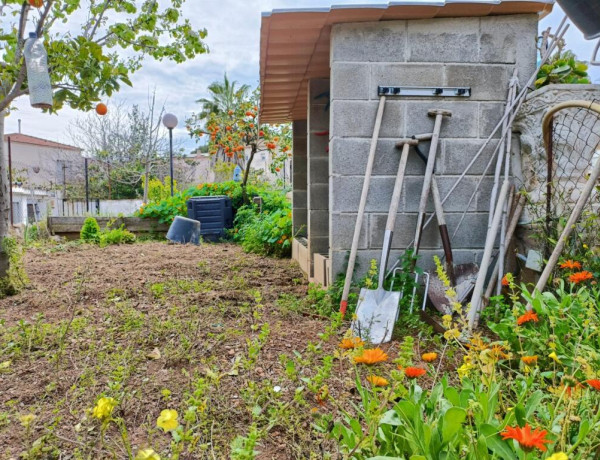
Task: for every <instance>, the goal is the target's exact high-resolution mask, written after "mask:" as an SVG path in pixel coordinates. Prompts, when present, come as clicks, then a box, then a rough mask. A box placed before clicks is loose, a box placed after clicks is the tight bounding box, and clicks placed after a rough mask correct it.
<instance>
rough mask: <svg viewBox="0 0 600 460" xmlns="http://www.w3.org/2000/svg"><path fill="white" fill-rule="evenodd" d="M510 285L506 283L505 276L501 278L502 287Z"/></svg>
mask: <svg viewBox="0 0 600 460" xmlns="http://www.w3.org/2000/svg"><path fill="white" fill-rule="evenodd" d="M508 285H510V281H508V277H507V276H506V275H504V276H503V277H502V286H508Z"/></svg>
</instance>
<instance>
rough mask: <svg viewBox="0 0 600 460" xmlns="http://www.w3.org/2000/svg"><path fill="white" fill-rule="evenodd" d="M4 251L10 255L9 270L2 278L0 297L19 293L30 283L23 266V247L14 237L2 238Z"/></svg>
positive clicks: (0, 280) (0, 281)
mask: <svg viewBox="0 0 600 460" xmlns="http://www.w3.org/2000/svg"><path fill="white" fill-rule="evenodd" d="M1 244H2V248H1V249H2V251H3V252H4V253H5V254H6V255H8V261H9V266H8V272H7V274H6V277H5V278H0V299H1V298H3V297H6V296H9V295H14V294H18V293H19V292H20V291H22V290H23V289H24V288H25V287H27V285H28V284H29V278H28V277H27V273H25V267H24V266H23V255H24V251H23V247H22V246H21V245H20V244H19V243H18V242H17V240H15V239H14V238H12V237H6V238H4V239H3V240H2V243H1Z"/></svg>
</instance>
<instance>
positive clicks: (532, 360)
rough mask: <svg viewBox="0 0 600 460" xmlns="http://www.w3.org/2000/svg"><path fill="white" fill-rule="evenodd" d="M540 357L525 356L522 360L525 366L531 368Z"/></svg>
mask: <svg viewBox="0 0 600 460" xmlns="http://www.w3.org/2000/svg"><path fill="white" fill-rule="evenodd" d="M537 360H538V357H537V355H533V356H523V357H522V358H521V361H523V362H524V363H525V364H527V365H528V366H531V365H532V364H535V363H537Z"/></svg>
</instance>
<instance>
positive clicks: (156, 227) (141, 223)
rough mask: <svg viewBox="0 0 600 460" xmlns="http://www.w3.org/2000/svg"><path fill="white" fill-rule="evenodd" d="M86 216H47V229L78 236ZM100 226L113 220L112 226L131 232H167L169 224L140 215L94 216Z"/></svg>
mask: <svg viewBox="0 0 600 460" xmlns="http://www.w3.org/2000/svg"><path fill="white" fill-rule="evenodd" d="M85 219H86V217H48V230H49V231H50V233H52V234H53V235H59V236H64V237H66V238H68V239H77V238H79V233H80V232H81V227H83V223H84V222H85ZM96 220H97V221H98V224H99V225H100V228H102V229H103V228H105V227H106V226H107V225H108V223H109V222H111V221H112V222H113V224H112V228H118V227H120V226H121V225H125V228H126V229H127V230H129V231H130V232H132V233H136V234H143V233H161V234H162V233H167V232H168V231H169V224H161V223H159V222H158V219H145V218H142V217H117V218H114V217H96Z"/></svg>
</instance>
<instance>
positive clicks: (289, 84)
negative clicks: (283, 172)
mask: <svg viewBox="0 0 600 460" xmlns="http://www.w3.org/2000/svg"><path fill="white" fill-rule="evenodd" d="M553 4H554V0H479V1H468V0H446V1H424V2H419V1H414V0H413V1H396V2H390V3H388V4H374V5H369V4H360V5H334V6H332V7H331V8H306V9H305V8H290V9H275V10H273V11H271V12H267V13H263V15H262V25H261V34H260V84H261V121H263V122H266V123H283V122H287V121H291V120H303V119H306V97H307V89H308V80H309V79H311V78H328V77H329V42H330V37H331V26H332V25H333V24H340V23H349V22H368V21H390V20H403V19H431V18H445V17H478V16H491V15H508V14H539V15H540V16H544V15H546V14H548V13H550V11H552V6H553Z"/></svg>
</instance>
